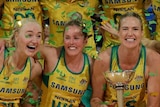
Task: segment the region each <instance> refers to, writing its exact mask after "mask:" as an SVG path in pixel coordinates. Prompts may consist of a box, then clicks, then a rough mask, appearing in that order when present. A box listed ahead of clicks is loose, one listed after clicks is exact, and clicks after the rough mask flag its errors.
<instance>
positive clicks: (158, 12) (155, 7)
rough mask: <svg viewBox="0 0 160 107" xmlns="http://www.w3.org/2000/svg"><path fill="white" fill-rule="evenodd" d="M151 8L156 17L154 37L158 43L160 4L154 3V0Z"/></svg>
mask: <svg viewBox="0 0 160 107" xmlns="http://www.w3.org/2000/svg"><path fill="white" fill-rule="evenodd" d="M152 7H153V11H154V13H155V15H156V21H157V24H156V31H155V32H157V33H158V34H157V35H155V39H156V40H158V41H160V9H159V8H160V2H158V1H156V0H152Z"/></svg>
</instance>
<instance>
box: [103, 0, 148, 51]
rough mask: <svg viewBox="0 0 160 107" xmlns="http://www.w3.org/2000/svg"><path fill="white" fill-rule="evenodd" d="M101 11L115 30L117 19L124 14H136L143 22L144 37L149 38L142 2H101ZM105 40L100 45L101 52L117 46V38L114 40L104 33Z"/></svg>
mask: <svg viewBox="0 0 160 107" xmlns="http://www.w3.org/2000/svg"><path fill="white" fill-rule="evenodd" d="M102 4H103V10H104V12H105V16H106V17H107V18H108V19H106V20H107V21H109V22H110V24H111V25H112V27H114V28H116V29H117V26H118V22H119V21H118V20H119V17H120V16H121V15H122V14H124V13H126V12H130V11H133V12H136V13H138V14H139V15H140V16H141V18H142V20H143V27H144V28H143V30H144V35H143V36H144V37H147V38H150V35H149V29H148V26H147V23H146V20H145V16H144V0H128V1H127V0H102ZM104 36H105V37H104V38H105V40H104V42H103V45H102V49H101V50H102V51H103V50H105V49H106V48H107V47H110V46H114V45H117V44H119V40H118V38H117V39H116V38H115V37H114V36H113V35H111V34H110V33H108V32H107V31H106V32H105V35H104Z"/></svg>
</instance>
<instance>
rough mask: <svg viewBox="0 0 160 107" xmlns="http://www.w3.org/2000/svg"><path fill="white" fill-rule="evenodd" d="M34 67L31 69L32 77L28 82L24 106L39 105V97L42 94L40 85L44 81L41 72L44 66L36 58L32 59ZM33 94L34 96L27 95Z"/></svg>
mask: <svg viewBox="0 0 160 107" xmlns="http://www.w3.org/2000/svg"><path fill="white" fill-rule="evenodd" d="M31 62H32V69H31V79H30V81H29V83H28V87H27V90H26V94H25V95H24V98H25V100H24V101H23V102H24V103H23V105H22V106H23V107H33V106H36V105H38V103H39V102H38V98H39V96H40V92H41V89H40V86H41V82H42V78H41V74H42V67H41V65H40V63H39V62H38V61H36V60H34V59H31ZM30 94H32V96H29V97H27V96H28V95H30Z"/></svg>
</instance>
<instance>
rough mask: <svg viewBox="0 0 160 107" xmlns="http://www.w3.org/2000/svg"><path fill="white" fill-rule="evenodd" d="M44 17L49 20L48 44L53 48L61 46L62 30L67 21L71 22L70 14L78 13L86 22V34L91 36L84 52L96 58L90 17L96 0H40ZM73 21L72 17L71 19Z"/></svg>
mask: <svg viewBox="0 0 160 107" xmlns="http://www.w3.org/2000/svg"><path fill="white" fill-rule="evenodd" d="M41 4H42V6H43V8H44V9H45V11H44V13H45V14H46V17H48V18H49V24H50V39H49V44H51V45H53V46H54V47H59V46H62V45H63V30H64V25H65V23H66V22H67V21H69V20H71V16H72V14H74V13H76V12H78V13H80V14H81V15H82V19H84V22H86V23H87V24H86V27H87V28H88V31H87V33H88V34H89V35H92V36H91V37H90V38H89V39H88V43H87V44H86V47H85V50H84V51H85V52H86V53H87V54H89V55H90V56H97V52H96V44H95V41H94V32H93V27H92V26H93V25H92V21H91V17H90V15H91V14H92V13H93V11H94V9H95V8H97V7H98V0H88V2H86V0H73V2H70V1H69V0H68V1H65V0H64V1H63V0H42V2H41ZM72 18H73V19H74V17H72Z"/></svg>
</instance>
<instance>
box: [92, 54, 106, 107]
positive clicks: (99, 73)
mask: <svg viewBox="0 0 160 107" xmlns="http://www.w3.org/2000/svg"><path fill="white" fill-rule="evenodd" d="M105 54H106V52H102V53H101V54H100V55H99V57H98V58H97V59H96V60H95V62H94V67H93V75H92V87H93V94H92V99H91V106H92V107H101V102H103V95H104V85H105V84H106V80H105V78H104V74H103V73H104V72H105V71H107V70H108V69H109V66H108V65H109V63H108V61H109V56H108V55H105ZM103 106H104V107H105V105H103ZM106 107H107V106H106Z"/></svg>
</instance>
